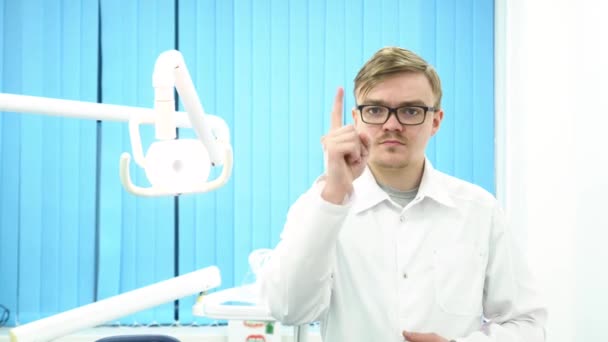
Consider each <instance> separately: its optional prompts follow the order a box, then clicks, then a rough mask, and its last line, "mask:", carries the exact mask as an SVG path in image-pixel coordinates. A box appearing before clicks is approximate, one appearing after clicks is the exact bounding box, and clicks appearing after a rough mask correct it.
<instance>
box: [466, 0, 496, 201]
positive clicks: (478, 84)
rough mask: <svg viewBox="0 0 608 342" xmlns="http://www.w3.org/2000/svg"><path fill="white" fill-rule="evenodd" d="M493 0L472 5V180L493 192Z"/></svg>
mask: <svg viewBox="0 0 608 342" xmlns="http://www.w3.org/2000/svg"><path fill="white" fill-rule="evenodd" d="M492 13H494V1H492V0H484V1H476V2H475V6H474V7H473V28H472V30H473V37H474V38H473V42H472V44H473V46H472V50H473V57H472V63H473V65H474V70H473V72H474V75H475V77H474V78H473V95H472V96H473V99H474V101H473V103H472V112H473V118H472V119H473V121H474V122H475V123H476V124H477V126H476V127H475V129H474V131H473V146H475V149H474V150H473V177H472V179H471V180H472V181H473V182H475V183H476V184H479V185H480V186H482V187H483V188H485V189H486V190H488V191H490V192H491V193H495V192H496V181H495V169H494V164H495V155H494V146H495V143H494V86H493V85H494V16H493V15H491V14H492Z"/></svg>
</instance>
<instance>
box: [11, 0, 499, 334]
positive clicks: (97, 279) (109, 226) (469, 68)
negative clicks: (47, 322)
mask: <svg viewBox="0 0 608 342" xmlns="http://www.w3.org/2000/svg"><path fill="white" fill-rule="evenodd" d="M493 6H494V4H493V1H492V0H475V1H473V0H464V1H455V0H435V1H426V0H415V1H414V0H408V1H399V0H382V1H372V0H354V1H346V0H310V1H296V0H292V1H283V0H260V1H253V0H233V1H219V0H216V1H213V0H200V1H197V0H179V1H177V0H154V1H146V0H139V1H126V2H125V1H120V0H103V1H97V0H95V1H94V0H63V1H56V2H48V1H43V0H24V1H19V2H17V1H9V0H0V46H1V52H0V92H6V93H17V94H25V95H36V96H47V97H57V98H67V99H77V100H84V101H92V102H95V101H97V102H103V103H111V104H122V105H132V106H142V107H152V101H153V89H152V84H151V75H152V70H153V67H154V62H155V59H156V57H157V56H158V55H159V54H160V53H161V52H162V51H165V50H168V49H174V48H177V49H178V50H180V51H181V52H182V53H183V54H184V58H185V60H186V64H187V66H188V69H189V71H190V73H191V75H192V78H193V80H194V83H195V85H196V87H197V90H198V93H199V96H200V98H201V100H202V102H203V106H204V107H205V109H206V111H208V112H209V113H213V114H216V115H218V116H221V117H222V118H223V119H224V120H226V122H227V123H228V125H229V127H230V129H231V133H232V143H233V147H234V157H235V166H234V173H233V176H232V178H231V180H230V182H229V183H228V184H227V185H226V186H224V187H223V188H221V189H219V190H217V191H215V192H213V193H207V194H198V195H188V196H183V197H180V198H177V199H175V198H137V197H134V196H132V195H130V194H128V193H126V192H125V191H124V190H123V189H122V187H121V185H120V182H119V179H118V160H119V156H120V154H121V153H122V152H125V151H127V152H130V143H129V137H128V132H127V126H126V124H125V123H112V122H94V121H87V120H78V119H67V118H57V117H48V116H40V115H23V114H15V113H2V114H0V187H1V188H0V304H3V305H5V306H7V307H9V309H10V310H11V313H12V314H11V321H10V324H16V323H26V322H29V321H32V320H35V319H38V318H42V317H45V316H48V315H51V314H54V313H58V312H61V311H64V310H67V309H70V308H73V307H76V306H79V305H83V304H86V303H89V302H92V301H95V300H99V299H103V298H107V297H109V296H112V295H115V294H119V293H123V292H126V291H129V290H132V289H135V288H138V287H141V286H145V285H149V284H152V283H154V282H157V281H161V280H164V279H168V278H171V277H173V276H175V275H179V274H183V273H187V272H190V271H193V270H195V269H198V268H202V267H206V266H209V265H218V266H219V267H220V269H221V272H222V283H223V284H222V288H227V287H232V286H235V285H241V284H243V283H246V282H249V281H251V275H250V274H249V268H248V264H247V257H248V255H249V253H250V252H251V251H252V250H254V249H257V248H266V247H272V246H274V245H275V244H276V242H277V241H278V238H279V234H280V232H281V230H282V226H283V222H284V218H285V215H286V213H287V210H288V208H289V205H290V204H291V203H293V201H295V200H296V199H297V197H298V196H299V195H300V194H301V193H302V192H304V191H305V190H306V189H307V188H308V187H309V186H310V185H311V183H312V182H313V181H314V179H315V178H316V177H317V176H318V175H319V174H320V173H321V172H322V155H321V149H320V144H319V139H320V137H321V136H322V135H323V134H324V133H325V132H326V130H327V128H328V123H329V120H328V119H329V111H330V109H331V105H332V101H333V96H334V94H335V90H336V88H337V87H338V86H344V87H345V90H346V99H345V121H346V122H352V119H351V117H350V108H352V107H353V106H354V97H353V95H352V92H353V79H354V77H355V75H356V73H357V72H358V70H359V68H360V67H361V66H362V65H363V63H364V62H365V61H366V60H367V59H368V58H369V57H371V55H372V54H373V53H374V52H375V51H376V50H377V49H379V48H381V47H383V46H387V45H399V46H403V47H406V48H409V49H411V50H413V51H415V52H417V53H419V54H420V55H422V56H423V57H424V58H425V59H427V60H428V61H429V62H430V63H431V64H433V65H435V66H436V68H437V69H438V71H439V74H440V76H441V78H442V82H443V89H444V99H443V107H444V109H445V118H444V122H443V125H442V127H441V130H440V132H439V133H438V135H437V137H436V138H434V139H432V140H431V142H430V145H429V148H428V151H427V154H428V156H429V158H430V159H431V161H432V162H433V163H434V165H435V166H436V167H437V168H439V169H440V170H443V171H445V172H447V173H450V174H453V175H455V176H457V177H460V178H463V179H466V180H469V181H471V182H473V183H476V184H479V185H481V186H482V187H484V188H486V189H487V190H489V191H490V192H494V152H493V151H494V109H493V107H494V95H493V93H494V90H493V69H494V63H493V60H494V56H493V46H494V42H493V27H494V22H493ZM179 135H180V137H193V132H192V131H191V130H180V132H179ZM142 137H143V143H144V149H146V148H147V147H148V146H149V144H150V143H151V142H152V141H154V135H153V130H152V128H151V127H142ZM214 172H215V173H214V174H212V177H214V176H216V175H217V174H218V170H214ZM132 174H133V179H134V181H135V182H136V183H138V184H141V185H147V180H146V177H145V174H144V173H143V172H142V170H140V169H138V168H137V167H135V166H133V167H132ZM192 304H194V297H191V298H185V299H182V300H180V301H179V303H178V306H177V309H175V306H174V303H168V304H165V305H161V306H159V307H156V308H153V309H150V310H146V311H143V312H140V313H137V314H134V315H131V316H129V317H121V318H120V319H119V321H120V322H121V323H124V324H137V323H138V324H151V323H159V324H169V323H173V322H174V321H175V320H176V319H178V320H179V321H180V322H181V323H182V324H189V323H193V322H198V323H207V322H208V321H207V320H204V319H201V318H197V317H193V316H192V313H191V306H192Z"/></svg>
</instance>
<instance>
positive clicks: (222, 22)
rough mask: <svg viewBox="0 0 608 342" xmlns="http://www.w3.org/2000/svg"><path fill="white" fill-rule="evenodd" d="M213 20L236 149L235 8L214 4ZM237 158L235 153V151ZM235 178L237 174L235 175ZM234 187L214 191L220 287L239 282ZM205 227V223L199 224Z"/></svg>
mask: <svg viewBox="0 0 608 342" xmlns="http://www.w3.org/2000/svg"><path fill="white" fill-rule="evenodd" d="M215 9H216V18H217V28H216V32H217V37H216V46H217V50H216V60H217V73H216V75H217V76H216V77H217V86H216V94H217V100H216V101H217V102H216V104H217V111H216V113H217V114H218V115H221V117H222V118H223V119H224V120H225V121H226V123H227V124H228V126H229V127H230V129H231V133H232V144H233V147H234V148H236V141H235V137H234V133H235V130H234V129H235V128H236V122H237V120H239V119H240V117H239V113H238V112H237V111H236V105H235V103H236V101H238V100H237V99H236V98H235V93H236V92H235V90H236V86H237V83H238V82H241V79H240V78H237V77H238V74H237V73H236V71H235V64H236V49H235V41H236V29H235V27H234V21H235V11H236V8H235V5H234V4H233V3H232V2H230V1H220V2H216V8H215ZM235 157H236V151H235ZM234 162H235V165H234V169H233V171H234V172H235V173H236V172H237V168H238V167H240V166H237V165H239V164H241V163H243V162H245V160H243V161H241V160H235V161H234ZM237 163H238V164H237ZM235 175H236V174H235ZM235 184H236V179H235V178H234V176H233V177H232V178H231V180H230V182H228V184H226V185H225V186H224V187H223V188H221V189H219V190H218V191H217V203H218V204H219V205H218V206H217V207H216V209H215V210H216V213H217V214H216V215H217V216H216V217H217V220H216V226H215V228H216V244H217V245H216V251H217V256H216V257H217V259H216V260H217V266H218V267H219V269H220V271H221V274H222V288H228V287H231V286H234V285H235V284H236V283H237V281H240V278H239V279H238V280H235V279H236V278H235V275H234V263H235V260H236V259H235V248H236V247H235V244H234V239H235V236H236V233H235V230H234V227H235V221H236V218H235V216H234V213H235V210H236V206H237V205H236V199H235V196H234V195H235V193H234V189H235ZM199 224H200V225H203V224H205V223H204V222H201V223H199Z"/></svg>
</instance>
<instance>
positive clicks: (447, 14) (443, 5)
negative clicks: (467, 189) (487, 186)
mask: <svg viewBox="0 0 608 342" xmlns="http://www.w3.org/2000/svg"><path fill="white" fill-rule="evenodd" d="M455 9H456V6H455V3H454V1H453V0H452V1H442V2H440V3H439V5H438V6H437V8H436V11H437V24H436V27H437V36H436V37H437V61H436V64H435V66H436V67H437V72H438V73H439V75H440V77H441V82H442V87H443V93H444V96H443V100H442V106H443V108H444V111H445V115H444V117H443V122H442V124H441V129H440V131H439V132H438V134H437V135H436V136H435V139H436V141H437V145H436V150H435V153H436V155H435V157H436V159H435V160H434V161H433V162H434V165H435V167H436V168H437V169H439V170H442V171H446V172H449V171H450V170H452V171H453V170H454V125H455V122H456V120H455V114H454V113H455V112H454V108H455V103H456V94H455V93H454V92H455V91H456V79H455V77H454V76H455V75H454V74H455V72H456V68H455V63H454V58H455V54H454V51H455V49H456V43H455V40H456V36H455V30H456V27H455V25H456V22H455V20H454V17H455V14H454V13H455Z"/></svg>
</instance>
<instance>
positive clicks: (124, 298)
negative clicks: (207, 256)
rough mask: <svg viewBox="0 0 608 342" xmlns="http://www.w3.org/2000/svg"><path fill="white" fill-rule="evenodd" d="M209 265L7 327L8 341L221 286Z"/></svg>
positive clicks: (30, 341) (90, 323) (38, 341)
mask: <svg viewBox="0 0 608 342" xmlns="http://www.w3.org/2000/svg"><path fill="white" fill-rule="evenodd" d="M220 284H221V278H220V271H219V269H218V268H217V267H215V266H211V267H206V268H203V269H200V270H198V271H194V272H191V273H187V274H184V275H182V276H179V277H176V278H173V279H169V280H165V281H161V282H158V283H156V284H153V285H149V286H146V287H142V288H140V289H137V290H133V291H130V292H126V293H123V294H120V295H117V296H114V297H110V298H107V299H104V300H100V301H98V302H95V303H91V304H88V305H84V306H81V307H78V308H75V309H72V310H69V311H65V312H62V313H60V314H57V315H53V316H50V317H47V318H43V319H41V320H38V321H34V322H32V323H28V324H25V325H22V326H19V327H16V328H14V329H12V330H10V333H9V334H10V336H11V342H43V341H49V340H52V339H54V338H57V337H61V336H65V335H67V334H70V333H73V332H76V331H78V330H81V329H85V328H89V327H94V326H97V325H100V324H103V323H107V322H110V321H112V320H114V319H116V318H119V317H123V316H127V315H130V314H132V313H135V312H138V311H141V310H145V309H149V308H152V307H155V306H157V305H161V304H164V303H168V302H171V301H174V300H176V299H179V298H183V297H186V296H190V295H194V294H198V293H199V292H203V291H207V290H209V289H213V288H216V287H218V286H220Z"/></svg>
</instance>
